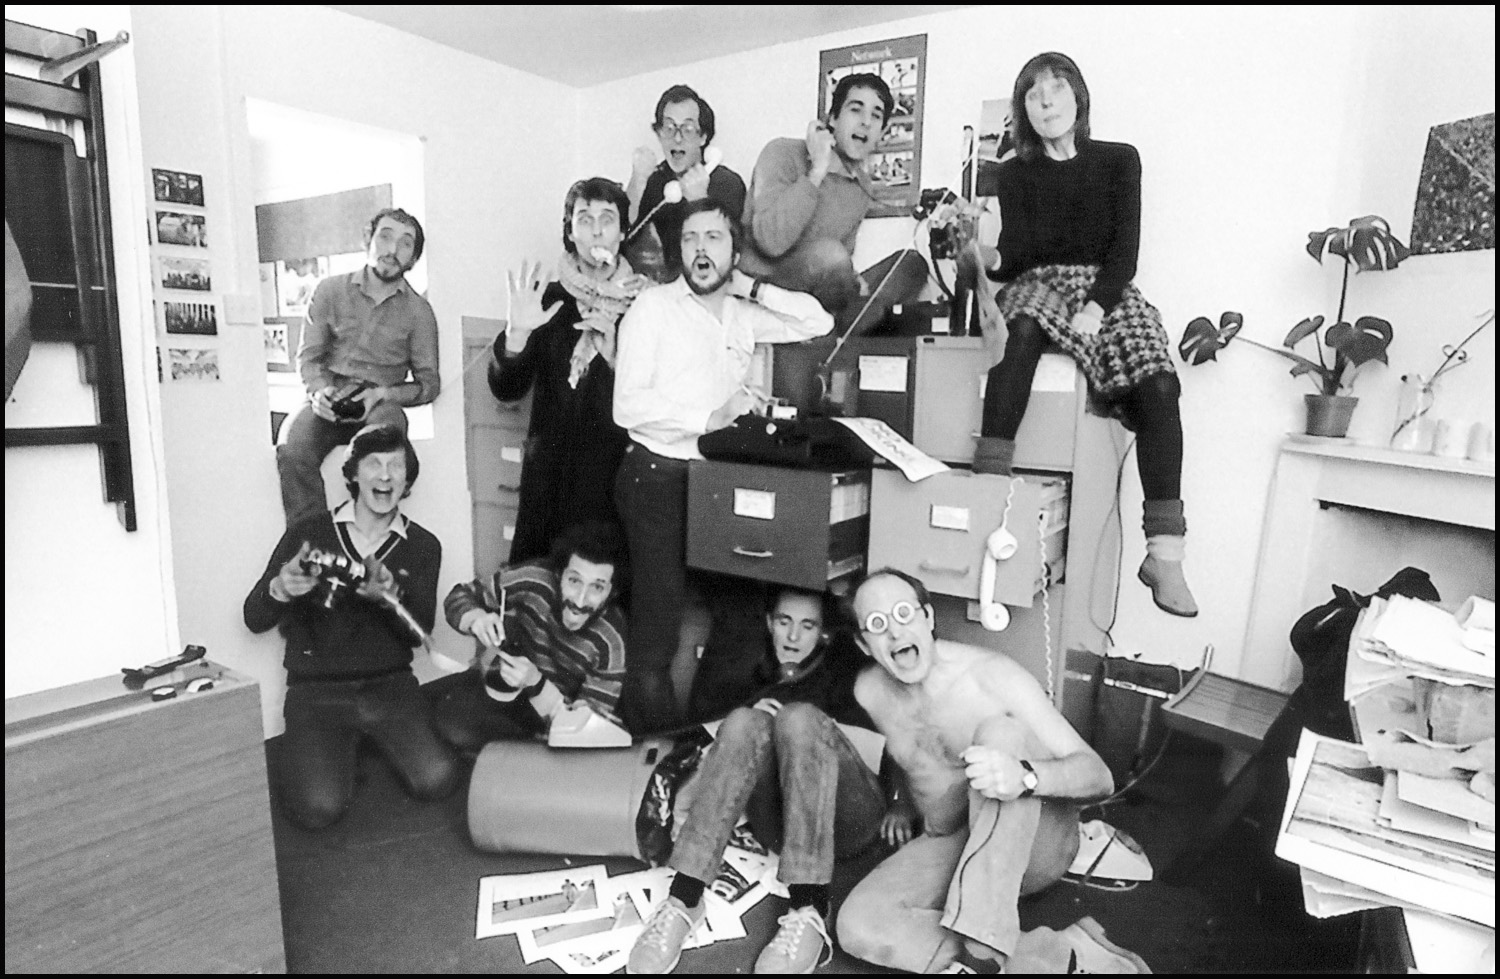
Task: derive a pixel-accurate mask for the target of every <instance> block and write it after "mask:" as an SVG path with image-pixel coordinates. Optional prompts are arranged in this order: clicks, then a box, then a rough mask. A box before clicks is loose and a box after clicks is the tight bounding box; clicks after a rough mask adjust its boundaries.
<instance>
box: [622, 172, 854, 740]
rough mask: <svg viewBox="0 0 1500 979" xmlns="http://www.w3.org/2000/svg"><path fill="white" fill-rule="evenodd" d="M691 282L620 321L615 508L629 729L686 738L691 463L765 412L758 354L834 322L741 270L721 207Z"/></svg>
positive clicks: (698, 223) (694, 212) (735, 234)
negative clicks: (620, 444) (623, 582)
mask: <svg viewBox="0 0 1500 979" xmlns="http://www.w3.org/2000/svg"><path fill="white" fill-rule="evenodd" d="M681 245H682V263H683V276H682V278H681V279H679V280H677V281H676V282H671V283H668V284H667V285H662V286H657V287H655V288H652V289H647V290H646V291H644V292H642V293H641V294H640V296H638V297H637V298H636V300H635V303H634V305H632V306H631V307H630V311H629V312H628V313H626V314H625V318H624V319H623V320H621V322H620V330H619V336H620V340H619V350H618V353H617V355H616V358H615V406H614V407H615V423H616V424H618V425H619V426H620V427H621V428H623V429H625V430H626V431H627V432H629V433H630V446H629V447H628V448H627V449H626V451H625V460H624V462H622V463H621V464H620V471H619V474H618V475H617V476H616V477H615V503H616V510H617V511H618V512H619V514H620V520H621V522H622V523H623V524H624V527H625V537H626V540H627V541H628V543H629V545H630V561H631V565H632V567H633V568H634V569H635V576H634V578H633V579H632V586H631V607H630V666H629V672H628V675H627V677H626V681H625V691H624V710H625V720H626V721H627V723H628V724H629V725H630V727H631V730H632V731H634V732H636V733H642V732H645V731H660V730H665V729H667V728H670V727H674V726H675V725H676V723H677V720H678V707H677V705H678V702H679V698H678V697H677V695H676V693H675V692H674V691H673V687H672V679H671V675H670V672H669V669H670V667H671V663H672V658H673V656H674V655H675V654H676V652H677V648H678V643H679V638H680V637H679V631H680V628H681V625H682V606H683V603H684V599H685V597H686V594H687V563H686V556H685V545H686V539H687V478H688V463H689V462H690V461H691V460H694V459H702V458H703V453H701V452H699V451H698V437H699V436H701V435H704V434H705V433H707V432H713V431H717V430H719V429H721V428H727V427H728V426H730V425H731V424H733V423H734V420H735V419H736V418H738V417H739V416H740V415H743V414H745V413H746V412H749V411H752V410H754V409H757V408H759V407H760V406H761V402H760V396H759V395H757V394H756V393H754V392H753V391H751V390H750V389H749V387H748V386H747V380H748V376H749V370H750V363H751V359H752V357H753V356H754V353H755V345H756V344H757V343H784V342H789V341H797V340H806V339H809V338H811V337H816V336H822V335H823V334H825V333H827V332H828V331H829V330H830V329H831V328H832V327H833V318H832V317H831V316H829V315H828V314H827V313H826V312H824V311H823V308H822V307H821V306H820V305H819V304H818V302H817V300H816V299H814V298H813V297H811V296H807V295H802V294H799V293H795V292H789V291H787V290H785V289H780V288H777V287H776V286H774V285H768V284H766V283H760V282H755V281H754V280H752V279H751V278H750V277H749V276H746V275H744V274H743V273H739V272H736V271H735V263H736V261H738V259H739V257H740V245H741V231H740V224H739V221H738V220H736V217H735V215H733V214H730V213H729V212H728V211H727V210H726V209H725V207H724V205H723V204H722V203H720V202H718V201H716V200H714V199H713V198H711V197H705V198H703V199H702V200H697V201H694V202H693V203H691V204H689V205H688V207H687V209H686V211H685V212H684V216H683V222H682V238H681Z"/></svg>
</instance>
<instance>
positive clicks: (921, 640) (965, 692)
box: [838, 569, 1113, 973]
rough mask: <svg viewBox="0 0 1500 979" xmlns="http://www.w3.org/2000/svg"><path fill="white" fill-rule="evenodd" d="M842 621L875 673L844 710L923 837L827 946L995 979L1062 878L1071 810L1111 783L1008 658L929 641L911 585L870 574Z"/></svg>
mask: <svg viewBox="0 0 1500 979" xmlns="http://www.w3.org/2000/svg"><path fill="white" fill-rule="evenodd" d="M854 615H855V620H856V624H857V626H858V628H859V642H860V645H861V646H862V647H863V648H864V650H865V652H866V653H868V654H869V655H870V656H871V657H872V658H873V659H874V660H875V662H876V663H877V664H879V666H880V669H872V670H866V671H865V672H863V673H862V674H860V677H859V682H858V683H857V684H856V686H855V696H856V697H857V698H858V699H859V703H860V705H861V706H863V707H864V708H865V710H867V711H868V712H869V714H870V717H871V718H872V719H873V720H874V722H875V726H876V727H877V728H878V729H879V731H880V733H882V734H884V735H885V736H886V750H887V751H888V752H889V753H890V756H891V758H892V759H894V760H895V762H896V763H897V765H898V766H899V767H900V769H901V772H902V774H903V775H904V776H905V781H906V786H907V788H908V789H909V791H910V792H911V798H912V800H913V802H915V804H916V807H917V810H918V811H919V812H920V813H921V816H922V820H923V824H924V827H925V832H924V833H923V834H922V835H921V836H919V837H917V838H916V839H914V840H912V841H911V842H910V843H908V844H906V845H905V846H904V847H902V848H901V849H900V850H898V851H897V852H896V853H895V854H893V855H892V856H890V857H888V858H887V859H886V860H885V861H884V862H883V863H881V864H880V866H878V867H876V868H875V870H874V871H872V872H871V873H870V875H869V876H868V877H866V878H865V879H864V880H862V881H861V882H860V883H859V884H858V885H857V886H856V887H855V888H854V890H853V892H852V893H850V895H849V897H848V899H847V900H846V901H845V902H844V904H843V906H842V907H841V909H840V911H839V920H838V936H839V943H840V945H841V946H842V947H843V948H844V950H845V951H847V952H848V953H849V954H851V955H854V956H857V957H858V958H861V959H864V960H866V961H869V962H874V963H877V964H879V965H883V966H888V967H890V968H894V969H903V970H905V971H908V972H918V973H930V972H940V971H949V972H997V971H1000V969H1001V968H1002V967H1003V966H1004V964H1005V961H1006V959H1007V958H1008V957H1011V956H1013V955H1014V954H1015V953H1016V951H1017V943H1018V940H1019V939H1020V937H1021V930H1020V921H1019V916H1018V912H1017V906H1016V905H1017V900H1018V899H1019V898H1021V897H1023V896H1025V895H1027V894H1031V893H1034V892H1036V891H1039V890H1041V889H1042V888H1044V887H1048V886H1050V885H1051V884H1053V883H1055V882H1056V881H1057V880H1059V879H1060V878H1061V877H1062V875H1063V873H1064V872H1066V871H1067V869H1068V866H1069V865H1070V864H1071V863H1072V861H1073V857H1074V855H1075V854H1076V853H1077V851H1078V808H1079V805H1080V803H1083V802H1087V801H1089V800H1098V799H1102V798H1104V797H1105V796H1107V795H1108V794H1109V793H1110V791H1111V788H1112V785H1113V782H1112V778H1111V776H1110V772H1109V768H1108V767H1106V766H1105V764H1104V761H1103V760H1102V759H1101V758H1100V757H1099V756H1098V755H1097V754H1096V753H1095V752H1094V750H1093V749H1092V748H1090V747H1089V745H1088V743H1087V742H1085V741H1084V740H1083V738H1081V737H1079V735H1078V732H1076V731H1074V730H1073V728H1072V726H1071V725H1069V723H1068V721H1067V720H1066V719H1065V718H1064V717H1063V716H1062V714H1060V713H1059V712H1058V711H1057V709H1056V708H1055V707H1053V706H1052V702H1051V701H1049V700H1048V699H1047V695H1046V694H1045V693H1044V692H1043V691H1042V688H1041V687H1040V685H1038V684H1037V682H1036V680H1034V679H1033V678H1032V676H1031V674H1030V673H1028V672H1026V670H1025V669H1023V668H1022V667H1021V666H1020V665H1019V664H1017V663H1016V662H1015V661H1014V660H1012V659H1011V658H1010V657H1009V656H1006V655H1005V654H1003V653H1000V652H998V651H995V650H989V649H981V648H979V647H976V646H968V645H964V644H962V643H956V642H951V641H948V640H943V639H937V638H936V637H935V636H934V635H933V626H934V613H933V608H932V603H931V600H930V598H929V597H928V594H927V589H926V588H925V587H924V586H923V585H922V583H921V582H920V581H918V580H917V579H915V578H912V577H910V576H908V575H906V574H903V573H901V572H899V571H894V570H890V569H886V570H882V571H877V572H875V573H874V574H872V575H870V576H869V577H868V578H867V579H865V581H864V582H863V583H862V584H861V585H860V586H859V588H858V589H857V590H856V591H855V594H854Z"/></svg>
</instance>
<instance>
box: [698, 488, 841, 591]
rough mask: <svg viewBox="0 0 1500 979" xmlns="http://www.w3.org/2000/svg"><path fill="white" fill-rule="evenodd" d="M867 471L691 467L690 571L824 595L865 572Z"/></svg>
mask: <svg viewBox="0 0 1500 979" xmlns="http://www.w3.org/2000/svg"><path fill="white" fill-rule="evenodd" d="M869 528H870V470H869V469H850V470H843V471H837V472H829V471H826V470H818V469H784V468H780V467H776V466H757V465H747V464H742V463H734V462H713V461H706V460H696V461H694V462H693V463H692V464H691V466H690V467H689V470H688V527H687V563H688V565H689V566H690V567H694V568H701V569H704V570H707V571H718V572H721V573H724V574H730V575H737V576H739V577H742V578H753V579H755V580H757V581H768V582H773V583H776V584H782V585H792V586H795V587H798V588H808V589H813V590H822V589H824V588H826V587H827V586H828V582H830V581H833V580H834V579H836V578H842V577H844V576H845V575H850V574H854V573H855V572H857V571H859V570H861V569H862V568H863V567H864V557H865V546H866V543H867V540H868V537H869Z"/></svg>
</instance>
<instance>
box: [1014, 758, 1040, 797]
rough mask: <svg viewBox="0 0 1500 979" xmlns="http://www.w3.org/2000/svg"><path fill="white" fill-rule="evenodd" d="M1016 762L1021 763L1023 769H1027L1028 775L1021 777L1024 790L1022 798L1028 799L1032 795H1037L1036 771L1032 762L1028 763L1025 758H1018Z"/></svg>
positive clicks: (1022, 790)
mask: <svg viewBox="0 0 1500 979" xmlns="http://www.w3.org/2000/svg"><path fill="white" fill-rule="evenodd" d="M1016 760H1017V761H1019V762H1020V763H1021V767H1022V768H1024V769H1026V774H1025V775H1022V776H1021V785H1022V789H1021V795H1020V798H1022V799H1027V798H1030V797H1031V796H1032V795H1034V794H1035V793H1036V787H1037V775H1036V769H1035V768H1032V767H1031V762H1029V761H1027V760H1026V759H1024V758H1018V759H1016Z"/></svg>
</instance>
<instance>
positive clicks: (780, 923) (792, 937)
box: [770, 908, 833, 967]
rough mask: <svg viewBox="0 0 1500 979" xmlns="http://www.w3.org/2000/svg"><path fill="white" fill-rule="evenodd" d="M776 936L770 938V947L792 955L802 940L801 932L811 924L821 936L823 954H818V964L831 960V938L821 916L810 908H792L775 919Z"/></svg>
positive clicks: (825, 963)
mask: <svg viewBox="0 0 1500 979" xmlns="http://www.w3.org/2000/svg"><path fill="white" fill-rule="evenodd" d="M776 925H777V930H776V937H775V938H773V939H771V945H770V947H771V948H774V949H775V950H776V951H778V952H780V953H781V954H782V955H785V956H786V957H787V958H791V957H792V952H793V951H794V950H795V949H796V947H797V946H798V945H799V944H801V942H802V933H803V932H804V931H806V930H807V926H808V925H812V926H813V930H814V931H816V932H817V933H818V934H819V935H821V936H822V938H823V954H822V955H820V956H819V962H818V965H819V966H820V967H821V966H825V965H827V964H828V963H829V962H832V961H833V939H831V938H829V937H828V927H827V926H826V925H824V924H823V916H822V915H820V914H818V912H817V911H815V910H813V909H812V908H793V909H792V910H791V911H788V912H787V913H786V914H784V915H782V916H781V917H780V918H778V919H777V920H776Z"/></svg>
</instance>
